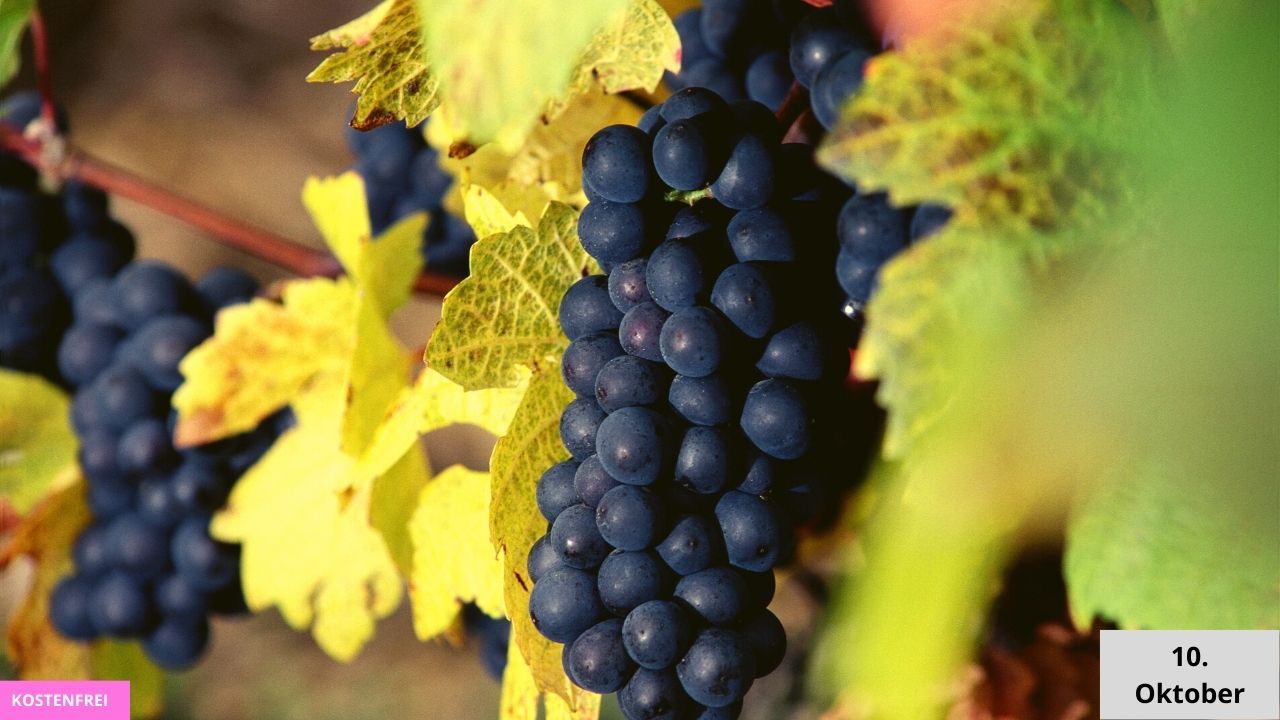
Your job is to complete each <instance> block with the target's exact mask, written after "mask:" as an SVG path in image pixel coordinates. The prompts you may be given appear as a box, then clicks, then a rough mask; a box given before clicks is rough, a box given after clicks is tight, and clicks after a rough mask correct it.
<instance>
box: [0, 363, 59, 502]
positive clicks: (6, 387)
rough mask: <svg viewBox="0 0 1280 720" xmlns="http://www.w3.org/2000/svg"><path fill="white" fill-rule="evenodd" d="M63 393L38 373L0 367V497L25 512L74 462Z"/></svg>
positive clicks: (53, 485) (54, 484)
mask: <svg viewBox="0 0 1280 720" xmlns="http://www.w3.org/2000/svg"><path fill="white" fill-rule="evenodd" d="M68 405H69V403H68V402H67V395H66V393H64V392H63V391H62V390H60V389H59V388H58V387H57V386H56V385H54V384H53V383H51V382H49V381H48V380H45V379H44V378H42V377H40V376H38V375H28V374H26V373H20V372H16V371H13V370H8V369H4V368H0V500H2V501H7V502H8V503H9V504H10V505H12V506H13V508H14V509H15V510H17V511H18V512H19V513H25V512H26V511H27V510H28V509H29V508H30V507H31V506H32V505H33V504H34V503H35V502H36V500H38V499H40V498H41V497H44V495H45V494H47V493H48V492H49V491H50V490H51V489H53V488H54V487H56V486H57V482H56V481H57V480H58V479H59V477H65V476H66V475H65V473H66V471H67V470H68V468H72V467H74V466H75V462H76V436H75V433H74V432H73V431H72V430H71V423H70V421H68V419H67V408H68Z"/></svg>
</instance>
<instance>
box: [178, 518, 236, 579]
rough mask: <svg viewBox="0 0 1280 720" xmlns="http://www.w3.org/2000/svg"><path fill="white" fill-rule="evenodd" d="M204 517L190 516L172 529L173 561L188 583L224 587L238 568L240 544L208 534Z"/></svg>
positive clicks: (206, 521)
mask: <svg viewBox="0 0 1280 720" xmlns="http://www.w3.org/2000/svg"><path fill="white" fill-rule="evenodd" d="M208 522H209V521H208V520H207V519H206V518H203V517H200V516H196V517H191V518H189V519H187V520H185V521H183V523H182V524H181V525H179V526H178V529H177V530H175V531H174V532H173V540H172V542H171V545H170V553H172V556H173V564H174V566H175V567H176V568H177V569H178V572H179V573H181V574H182V577H183V578H185V579H186V580H187V581H188V582H190V583H191V584H192V585H195V586H196V587H198V588H201V589H203V590H206V591H211V590H216V589H218V588H221V587H225V586H226V585H227V583H229V582H231V581H232V580H234V579H235V577H236V573H237V571H238V570H239V568H240V548H239V546H237V545H228V544H226V543H223V542H219V541H217V540H214V539H213V538H211V537H209V527H208Z"/></svg>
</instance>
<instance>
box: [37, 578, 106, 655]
mask: <svg viewBox="0 0 1280 720" xmlns="http://www.w3.org/2000/svg"><path fill="white" fill-rule="evenodd" d="M94 590H95V587H94V584H93V583H92V582H91V581H90V580H89V579H88V578H86V577H83V576H77V575H71V576H68V577H66V578H63V579H62V580H61V581H59V582H58V584H57V585H55V586H54V588H53V592H52V593H51V594H50V595H49V622H50V623H52V624H53V627H54V629H55V630H57V631H58V633H59V634H61V635H63V636H64V637H68V638H71V639H72V640H81V641H87V640H93V639H94V638H96V637H97V636H98V629H97V626H96V624H95V623H94V621H93V619H92V616H91V610H90V608H91V606H92V604H93V601H94Z"/></svg>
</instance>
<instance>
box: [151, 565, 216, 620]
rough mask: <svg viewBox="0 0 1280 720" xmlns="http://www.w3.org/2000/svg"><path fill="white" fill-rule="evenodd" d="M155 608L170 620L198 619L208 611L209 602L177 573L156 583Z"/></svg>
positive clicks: (203, 594)
mask: <svg viewBox="0 0 1280 720" xmlns="http://www.w3.org/2000/svg"><path fill="white" fill-rule="evenodd" d="M155 599H156V608H157V609H158V610H159V611H160V612H161V613H162V614H163V615H164V616H165V617H170V618H193V619H194V618H200V617H203V616H204V615H205V613H207V612H208V611H209V600H208V596H207V594H206V593H205V591H204V590H201V589H200V588H198V587H196V586H195V585H192V584H191V583H190V582H189V581H188V580H187V579H186V578H184V577H183V576H182V575H180V574H178V573H174V574H172V575H169V576H167V577H165V578H163V579H161V580H160V581H158V582H157V583H156V586H155Z"/></svg>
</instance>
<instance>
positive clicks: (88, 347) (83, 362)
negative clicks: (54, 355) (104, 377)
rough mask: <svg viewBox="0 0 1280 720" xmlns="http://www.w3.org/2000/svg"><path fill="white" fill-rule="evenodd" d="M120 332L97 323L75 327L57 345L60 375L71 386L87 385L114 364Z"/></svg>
mask: <svg viewBox="0 0 1280 720" xmlns="http://www.w3.org/2000/svg"><path fill="white" fill-rule="evenodd" d="M121 337H122V336H121V335H120V332H119V331H117V330H116V329H114V328H110V327H106V326H103V325H96V324H88V323H84V324H76V325H72V326H71V328H70V329H69V330H67V332H66V334H65V335H63V336H62V342H61V343H59V345H58V372H61V373H62V377H64V378H66V380H67V382H69V383H71V384H72V385H76V386H79V385H84V384H85V383H88V382H90V381H92V380H93V379H94V378H95V377H97V376H98V373H100V372H102V371H103V370H105V369H107V367H108V366H110V365H111V359H112V357H113V356H114V355H115V351H116V346H117V345H119V344H120V340H121Z"/></svg>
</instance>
